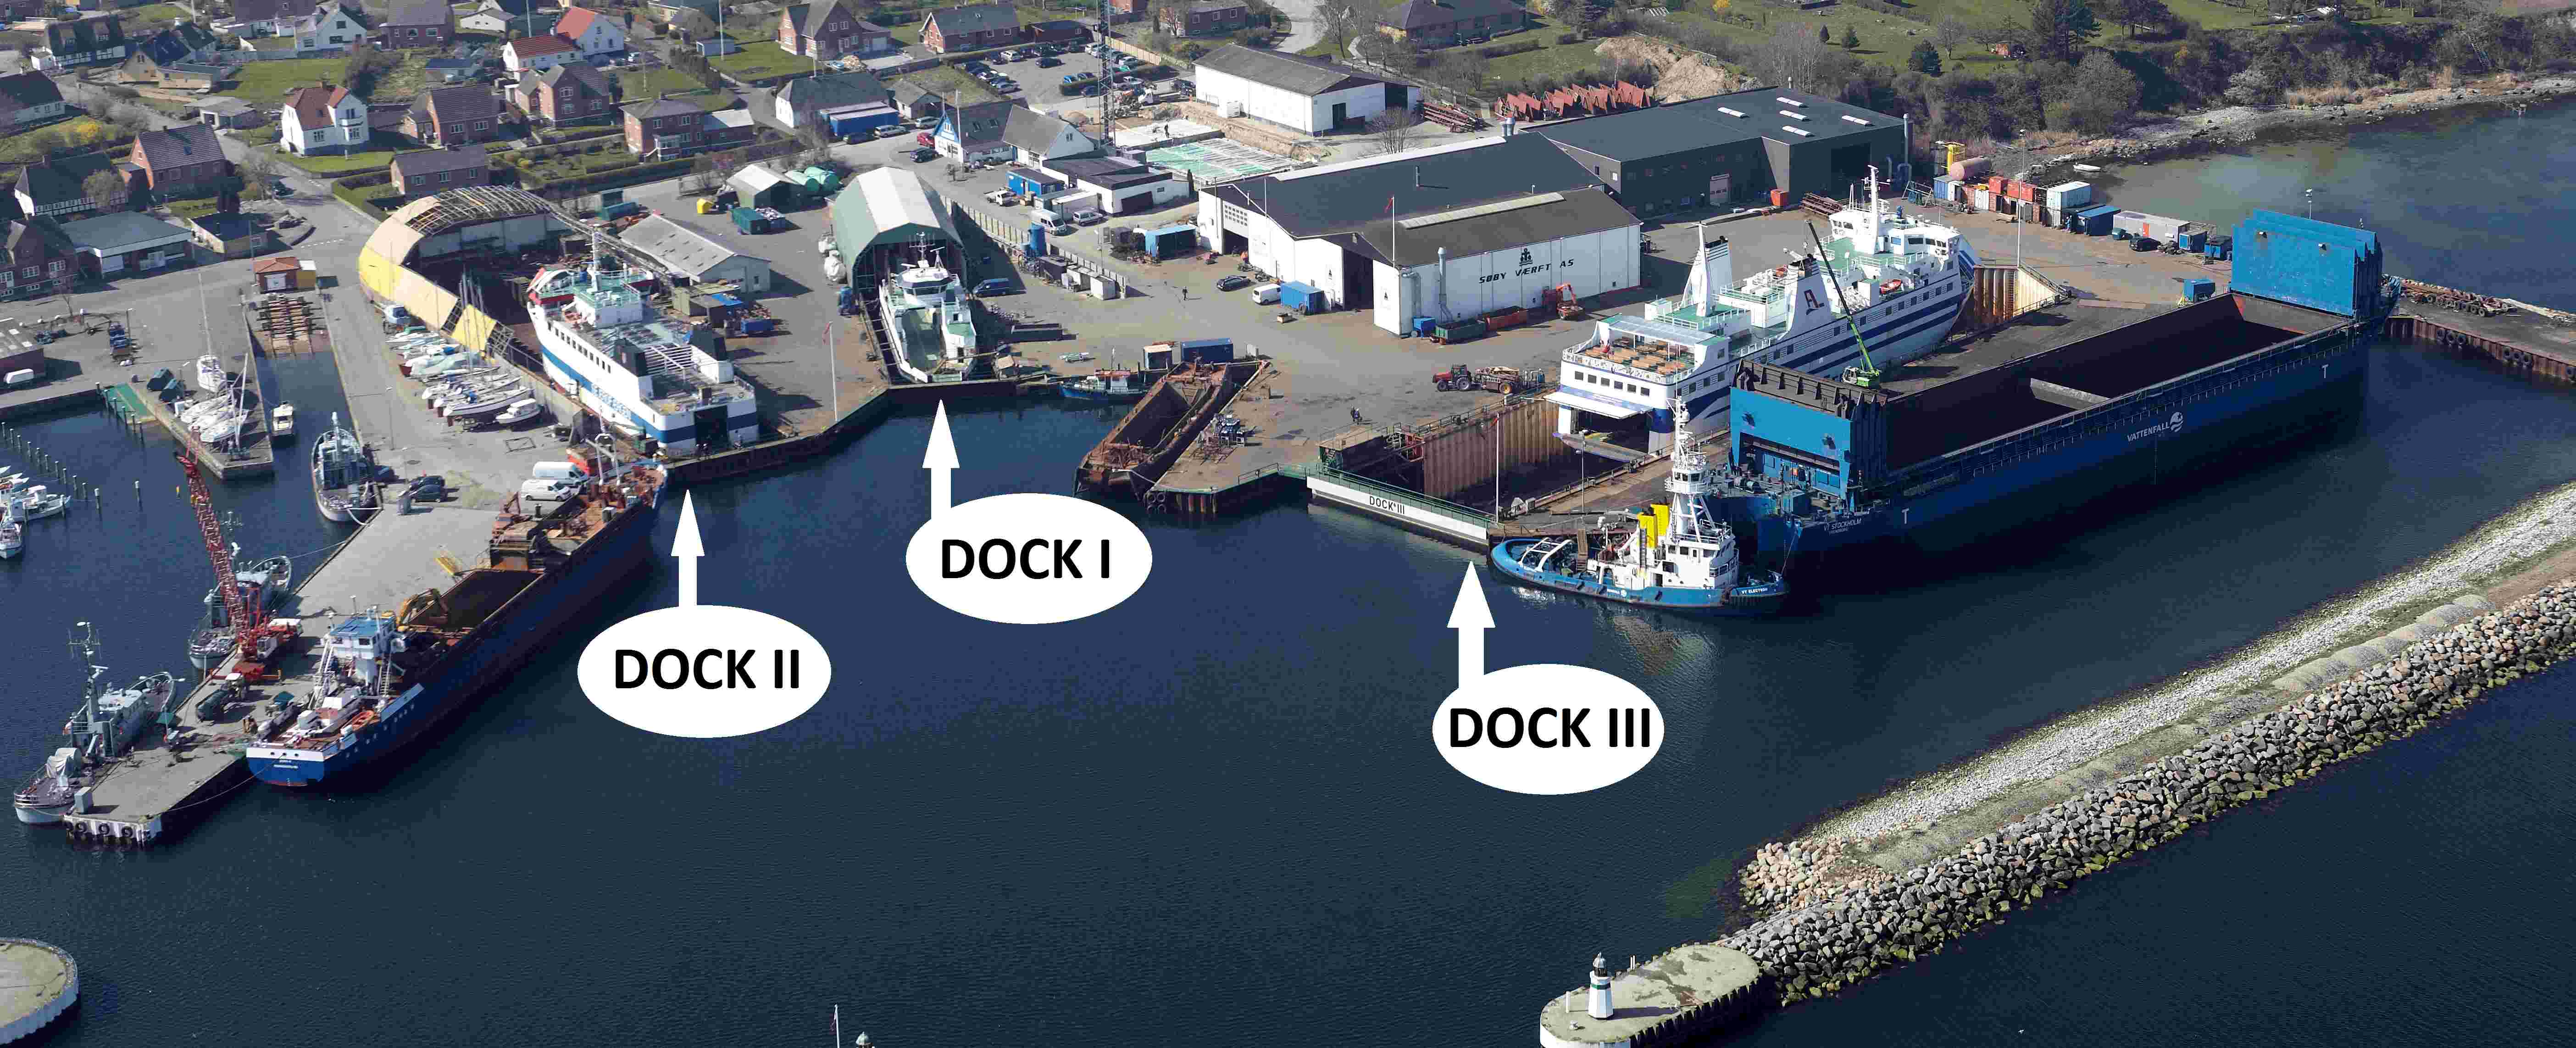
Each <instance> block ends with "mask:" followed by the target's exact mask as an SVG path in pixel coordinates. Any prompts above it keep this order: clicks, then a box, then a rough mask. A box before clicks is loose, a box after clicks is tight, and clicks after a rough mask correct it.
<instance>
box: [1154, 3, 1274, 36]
mask: <svg viewBox="0 0 2576 1048" xmlns="http://www.w3.org/2000/svg"><path fill="white" fill-rule="evenodd" d="M1162 22H1163V32H1165V33H1169V34H1171V35H1173V36H1215V35H1217V34H1219V33H1231V32H1234V31H1235V30H1237V29H1241V28H1243V27H1244V26H1246V25H1249V24H1251V22H1252V8H1251V7H1250V6H1249V5H1247V4H1245V3H1244V2H1243V0H1198V2H1196V3H1186V4H1182V3H1176V4H1174V5H1172V6H1170V7H1166V8H1164V9H1163V10H1162Z"/></svg>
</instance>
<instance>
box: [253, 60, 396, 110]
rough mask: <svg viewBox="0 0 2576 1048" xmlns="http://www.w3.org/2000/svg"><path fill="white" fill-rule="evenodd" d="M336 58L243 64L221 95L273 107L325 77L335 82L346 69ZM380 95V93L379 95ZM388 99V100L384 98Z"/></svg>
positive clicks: (345, 62)
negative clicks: (233, 81)
mask: <svg viewBox="0 0 2576 1048" xmlns="http://www.w3.org/2000/svg"><path fill="white" fill-rule="evenodd" d="M348 64H349V63H348V61H347V60H346V59H339V58H294V59H288V60H286V61H283V62H248V63H244V64H243V65H242V66H241V68H240V70H239V72H238V73H237V74H236V76H237V78H238V79H237V82H236V83H235V84H234V86H233V88H232V89H231V90H229V91H226V92H224V93H225V94H227V95H231V96H232V97H234V98H238V99H241V100H242V101H244V102H248V103H250V104H252V105H255V106H256V105H271V106H273V105H276V104H277V103H279V102H282V101H285V99H286V93H287V92H289V91H293V90H295V89H296V88H299V87H311V86H313V85H314V84H318V83H321V82H322V79H323V78H324V77H329V78H331V79H332V80H334V81H337V80H338V79H339V78H340V70H341V69H342V68H344V67H346V66H347V65H348ZM379 95H380V96H381V95H382V92H379ZM387 97H389V96H387Z"/></svg>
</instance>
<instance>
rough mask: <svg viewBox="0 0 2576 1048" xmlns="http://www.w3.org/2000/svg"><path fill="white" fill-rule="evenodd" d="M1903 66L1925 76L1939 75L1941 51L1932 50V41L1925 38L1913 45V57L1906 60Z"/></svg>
mask: <svg viewBox="0 0 2576 1048" xmlns="http://www.w3.org/2000/svg"><path fill="white" fill-rule="evenodd" d="M1905 66H1906V68H1908V69H1912V70H1914V71H1916V72H1919V73H1922V74H1923V75H1925V76H1939V75H1941V52H1939V51H1936V50H1933V48H1932V41H1929V40H1925V41H1923V42H1921V43H1918V44H1915V45H1914V57H1913V58H1911V59H1909V60H1907V61H1906V63H1905Z"/></svg>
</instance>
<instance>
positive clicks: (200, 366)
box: [197, 353, 232, 393]
mask: <svg viewBox="0 0 2576 1048" xmlns="http://www.w3.org/2000/svg"><path fill="white" fill-rule="evenodd" d="M231 381H232V379H231V376H229V375H226V374H224V358H222V357H219V356H216V355H214V354H212V353H208V354H206V355H205V356H202V357H198V358H197V388H198V389H202V390H205V391H206V392H208V393H221V392H223V391H224V387H225V386H226V385H229V384H230V383H231Z"/></svg>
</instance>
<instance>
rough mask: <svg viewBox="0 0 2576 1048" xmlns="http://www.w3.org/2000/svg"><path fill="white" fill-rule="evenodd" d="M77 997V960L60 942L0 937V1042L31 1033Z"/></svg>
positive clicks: (78, 988) (49, 1021)
mask: <svg viewBox="0 0 2576 1048" xmlns="http://www.w3.org/2000/svg"><path fill="white" fill-rule="evenodd" d="M79 1001H80V962H78V961H75V960H73V959H72V955H71V954H70V953H68V952H66V951H65V950H63V949H62V948H61V947H59V946H50V945H47V944H45V943H41V942H37V941H36V940H34V939H0V1044H9V1043H12V1042H15V1041H18V1040H21V1039H24V1038H27V1037H31V1036H34V1035H35V1033H36V1031H39V1030H42V1029H44V1028H45V1027H46V1026H47V1025H48V1024H51V1023H52V1022H53V1021H54V1020H55V1019H57V1018H59V1017H61V1016H62V1014H63V1013H64V1012H66V1011H70V1010H71V1007H72V1005H73V1004H76V1003H78V1002H79Z"/></svg>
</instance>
